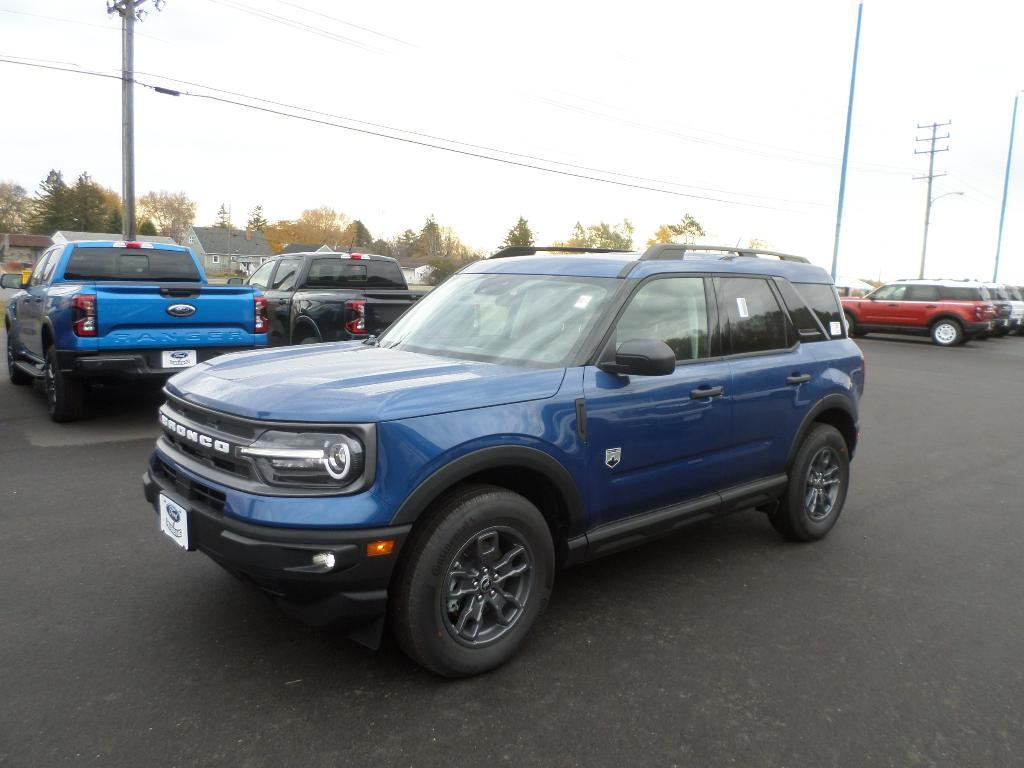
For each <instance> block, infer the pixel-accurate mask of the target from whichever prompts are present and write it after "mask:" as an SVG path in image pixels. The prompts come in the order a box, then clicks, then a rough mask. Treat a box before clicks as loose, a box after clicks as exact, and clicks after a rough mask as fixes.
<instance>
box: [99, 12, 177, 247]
mask: <svg viewBox="0 0 1024 768" xmlns="http://www.w3.org/2000/svg"><path fill="white" fill-rule="evenodd" d="M164 1H165V0H153V6H154V7H155V8H156V9H157V10H158V11H162V10H163V7H164ZM145 3H146V0H107V13H108V14H114V13H116V14H118V15H119V16H120V17H121V203H122V206H123V208H122V213H121V234H123V235H124V239H125V240H134V239H135V236H136V233H135V21H136V19H137V20H138V21H142V20H143V19H145V18H146V11H145V10H143V8H142V6H143V5H145Z"/></svg>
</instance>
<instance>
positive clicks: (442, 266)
mask: <svg viewBox="0 0 1024 768" xmlns="http://www.w3.org/2000/svg"><path fill="white" fill-rule="evenodd" d="M460 266H461V265H459V264H456V263H455V262H454V261H452V260H451V259H434V260H433V261H432V262H430V272H429V273H428V274H427V285H440V284H441V283H443V282H444V281H445V280H447V279H448V278H449V277H451V276H452V275H454V274H455V273H456V272H457V271H458V270H459V267H460Z"/></svg>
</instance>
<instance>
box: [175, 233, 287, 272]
mask: <svg viewBox="0 0 1024 768" xmlns="http://www.w3.org/2000/svg"><path fill="white" fill-rule="evenodd" d="M182 245H187V246H188V247H189V248H191V249H192V250H193V251H195V252H196V256H198V257H199V260H200V262H201V263H202V265H203V269H205V270H206V273H207V274H208V275H228V274H231V273H232V272H244V273H246V274H251V273H252V272H253V270H255V269H256V268H257V267H259V265H260V264H262V263H263V262H265V261H266V260H267V259H269V258H271V257H272V256H273V255H274V252H273V250H271V248H270V244H269V243H268V242H267V238H266V237H264V236H263V233H262V232H255V231H253V230H251V229H229V228H227V227H189V229H188V232H187V233H186V234H185V240H184V242H182Z"/></svg>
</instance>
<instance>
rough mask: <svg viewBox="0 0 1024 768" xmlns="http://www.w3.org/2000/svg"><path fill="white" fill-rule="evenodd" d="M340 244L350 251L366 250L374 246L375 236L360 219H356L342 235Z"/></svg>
mask: <svg viewBox="0 0 1024 768" xmlns="http://www.w3.org/2000/svg"><path fill="white" fill-rule="evenodd" d="M338 243H339V244H340V245H341V246H342V247H344V248H348V249H349V250H366V249H367V248H370V247H371V246H372V245H373V235H371V234H370V230H368V229H367V228H366V226H365V225H364V224H363V222H361V221H360V220H359V219H356V220H355V221H353V222H352V223H351V224H349V225H348V226H347V227H345V229H344V231H343V232H342V233H341V237H340V238H339V240H338Z"/></svg>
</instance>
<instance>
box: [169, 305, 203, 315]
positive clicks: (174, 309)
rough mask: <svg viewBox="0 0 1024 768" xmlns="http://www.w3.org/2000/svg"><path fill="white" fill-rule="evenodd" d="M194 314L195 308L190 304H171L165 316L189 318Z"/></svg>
mask: <svg viewBox="0 0 1024 768" xmlns="http://www.w3.org/2000/svg"><path fill="white" fill-rule="evenodd" d="M195 313H196V308H195V307H193V306H192V305H191V304H171V306H169V307H168V308H167V314H168V315H171V316H172V317H190V316H191V315H194V314H195Z"/></svg>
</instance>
